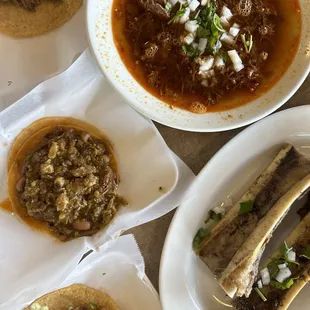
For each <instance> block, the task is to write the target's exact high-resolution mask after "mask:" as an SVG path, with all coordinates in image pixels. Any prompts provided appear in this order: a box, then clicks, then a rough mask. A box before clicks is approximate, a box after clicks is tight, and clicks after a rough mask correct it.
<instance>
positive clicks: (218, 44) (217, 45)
mask: <svg viewBox="0 0 310 310" xmlns="http://www.w3.org/2000/svg"><path fill="white" fill-rule="evenodd" d="M222 46H223V45H222V42H221V41H219V40H218V41H217V42H216V43H215V45H214V47H213V49H214V50H215V51H219V50H220V49H221V47H222Z"/></svg>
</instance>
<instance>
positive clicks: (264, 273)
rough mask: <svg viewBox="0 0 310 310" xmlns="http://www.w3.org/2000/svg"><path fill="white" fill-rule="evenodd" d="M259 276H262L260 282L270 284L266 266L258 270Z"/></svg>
mask: <svg viewBox="0 0 310 310" xmlns="http://www.w3.org/2000/svg"><path fill="white" fill-rule="evenodd" d="M260 276H261V277H262V282H263V284H264V285H269V284H270V274H269V270H268V268H267V267H266V268H264V269H262V270H261V271H260Z"/></svg>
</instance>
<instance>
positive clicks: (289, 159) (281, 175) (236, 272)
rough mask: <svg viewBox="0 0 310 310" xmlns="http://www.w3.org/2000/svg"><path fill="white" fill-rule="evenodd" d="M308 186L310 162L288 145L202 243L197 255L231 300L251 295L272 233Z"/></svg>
mask: <svg viewBox="0 0 310 310" xmlns="http://www.w3.org/2000/svg"><path fill="white" fill-rule="evenodd" d="M309 186H310V161H309V160H308V159H307V158H305V157H304V156H302V155H301V154H299V153H298V152H297V151H296V149H295V148H294V147H293V146H292V145H286V146H285V147H284V148H283V149H282V150H281V151H280V152H279V154H278V155H277V156H276V157H275V159H274V160H273V161H272V162H271V163H270V165H269V166H268V167H267V168H266V170H265V171H264V172H263V173H262V174H261V175H260V176H259V177H258V179H257V180H256V181H255V183H254V184H253V185H252V186H251V187H250V188H249V190H248V191H247V192H246V193H245V194H244V195H243V197H242V198H241V199H240V200H239V201H238V202H237V204H235V205H234V206H233V207H232V208H231V209H230V210H229V212H228V213H227V215H226V216H225V217H224V218H223V219H222V220H221V221H220V222H219V223H218V224H217V225H216V226H215V227H214V229H213V230H212V232H211V234H210V235H209V236H206V237H205V238H204V239H203V240H202V242H201V244H200V246H199V249H198V254H199V256H200V257H201V259H202V260H203V261H204V262H205V263H206V264H207V266H208V267H209V268H210V269H211V271H212V272H213V273H214V275H215V276H216V277H217V279H218V281H219V283H220V285H221V286H222V288H223V289H224V290H225V292H226V293H227V295H228V296H230V297H231V298H233V297H236V296H239V297H241V296H244V295H245V296H249V295H250V293H251V290H252V286H253V283H254V280H255V278H256V276H257V273H258V266H259V262H260V259H261V256H262V254H263V252H264V249H265V246H266V244H267V243H268V241H269V240H270V238H271V236H272V233H273V231H274V230H275V229H276V228H277V226H278V225H279V224H280V222H281V220H282V219H283V217H284V216H285V215H286V214H287V212H288V210H289V208H290V206H291V205H292V203H293V202H294V201H295V200H296V199H297V198H298V197H299V196H300V195H301V194H302V193H304V192H305V191H307V190H308V188H309ZM244 205H245V206H246V207H247V208H245V210H243V209H242V206H244Z"/></svg>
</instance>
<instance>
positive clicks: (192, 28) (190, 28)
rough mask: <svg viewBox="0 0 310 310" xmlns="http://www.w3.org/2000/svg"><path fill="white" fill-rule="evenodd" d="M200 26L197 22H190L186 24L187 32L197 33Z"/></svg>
mask: <svg viewBox="0 0 310 310" xmlns="http://www.w3.org/2000/svg"><path fill="white" fill-rule="evenodd" d="M198 27H199V25H198V24H197V21H196V20H188V21H187V22H186V24H185V30H187V31H188V32H196V30H197V28H198Z"/></svg>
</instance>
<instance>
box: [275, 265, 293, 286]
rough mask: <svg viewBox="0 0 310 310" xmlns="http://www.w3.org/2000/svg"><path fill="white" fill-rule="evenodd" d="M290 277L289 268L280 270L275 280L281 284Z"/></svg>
mask: <svg viewBox="0 0 310 310" xmlns="http://www.w3.org/2000/svg"><path fill="white" fill-rule="evenodd" d="M291 275H292V272H291V271H290V269H289V268H287V267H286V268H284V269H280V271H279V273H278V275H277V276H276V280H277V281H278V282H279V283H283V282H284V281H285V280H287V279H288V278H289V277H290V276H291Z"/></svg>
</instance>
